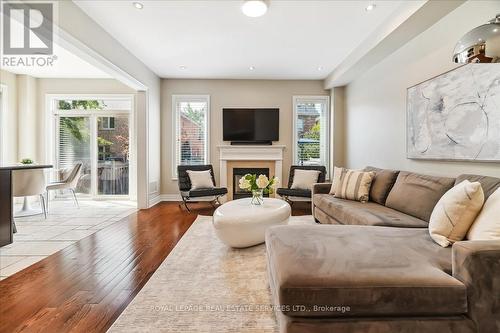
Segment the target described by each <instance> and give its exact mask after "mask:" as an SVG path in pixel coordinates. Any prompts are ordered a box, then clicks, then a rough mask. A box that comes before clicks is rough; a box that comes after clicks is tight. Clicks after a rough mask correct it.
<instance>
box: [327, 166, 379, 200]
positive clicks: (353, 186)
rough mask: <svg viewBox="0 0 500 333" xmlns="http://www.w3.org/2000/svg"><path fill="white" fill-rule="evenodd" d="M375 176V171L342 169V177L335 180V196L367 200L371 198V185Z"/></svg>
mask: <svg viewBox="0 0 500 333" xmlns="http://www.w3.org/2000/svg"><path fill="white" fill-rule="evenodd" d="M334 177H335V175H334ZM374 177H375V172H373V171H370V172H363V171H356V170H349V169H342V171H341V173H340V179H339V180H338V181H337V182H335V180H334V185H335V197H336V198H340V199H347V200H356V201H361V202H367V201H368V199H369V198H370V186H371V184H372V181H373V178H374Z"/></svg>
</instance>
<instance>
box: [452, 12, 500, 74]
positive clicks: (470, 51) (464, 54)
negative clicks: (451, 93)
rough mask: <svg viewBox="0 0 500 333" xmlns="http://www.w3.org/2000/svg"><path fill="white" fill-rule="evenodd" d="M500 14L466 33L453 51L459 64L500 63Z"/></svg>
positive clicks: (454, 60) (454, 58)
mask: <svg viewBox="0 0 500 333" xmlns="http://www.w3.org/2000/svg"><path fill="white" fill-rule="evenodd" d="M499 28H500V14H498V15H497V16H496V17H495V18H493V19H492V20H490V21H489V22H488V23H486V24H483V25H480V26H479V27H476V28H474V29H472V30H471V31H469V32H468V33H466V34H465V35H464V36H463V37H462V38H460V40H459V41H458V42H457V44H456V46H455V49H454V50H453V58H452V59H453V62H454V63H457V64H468V63H492V62H494V63H495V62H500V48H499V47H498V45H500V33H499Z"/></svg>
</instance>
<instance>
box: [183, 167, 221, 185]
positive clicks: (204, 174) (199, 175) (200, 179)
mask: <svg viewBox="0 0 500 333" xmlns="http://www.w3.org/2000/svg"><path fill="white" fill-rule="evenodd" d="M186 172H187V174H188V176H189V181H190V182H191V190H200V189H209V188H214V187H215V186H214V183H213V181H212V172H211V170H203V171H195V170H186Z"/></svg>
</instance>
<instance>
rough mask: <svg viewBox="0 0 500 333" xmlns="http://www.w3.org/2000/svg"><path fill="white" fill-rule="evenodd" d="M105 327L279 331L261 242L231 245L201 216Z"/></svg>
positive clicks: (300, 220) (302, 220) (303, 220)
mask: <svg viewBox="0 0 500 333" xmlns="http://www.w3.org/2000/svg"><path fill="white" fill-rule="evenodd" d="M290 224H314V221H313V218H312V216H297V217H292V218H291V219H290ZM109 332H120V333H121V332H176V333H181V332H182V333H190V332H197V333H202V332H234V333H245V332H259V333H267V332H273V333H274V332H278V327H277V323H276V319H275V316H274V313H273V310H272V308H271V296H270V291H269V284H268V279H267V268H266V254H265V245H264V244H262V245H257V246H254V247H250V248H246V249H231V248H229V247H227V246H226V245H224V244H222V242H221V241H220V240H219V239H218V238H217V236H216V235H215V232H214V230H213V227H212V217H208V216H199V217H198V218H197V219H196V221H195V222H194V223H193V225H192V226H191V227H190V228H189V230H188V231H187V232H186V234H185V235H184V236H183V237H182V239H181V240H180V241H179V243H178V244H177V246H176V247H175V248H174V249H173V251H172V252H171V253H170V254H169V256H168V257H167V258H166V259H165V261H164V262H163V263H162V264H161V265H160V267H159V268H158V270H157V271H156V272H155V273H154V274H153V276H152V277H151V279H150V280H149V281H148V283H147V284H146V285H145V286H144V288H143V289H142V290H141V291H140V292H139V294H138V295H137V296H136V297H135V298H134V300H133V301H132V302H131V303H130V305H129V306H128V307H127V308H126V309H125V311H124V312H123V313H122V314H121V316H120V317H119V318H118V320H117V321H116V322H115V323H114V324H113V326H112V327H111V328H110V330H109Z"/></svg>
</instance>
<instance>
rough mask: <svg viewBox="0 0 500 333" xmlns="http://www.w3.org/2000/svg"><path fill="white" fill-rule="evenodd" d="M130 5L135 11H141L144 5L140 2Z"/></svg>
mask: <svg viewBox="0 0 500 333" xmlns="http://www.w3.org/2000/svg"><path fill="white" fill-rule="evenodd" d="M132 4H133V5H134V7H135V8H137V9H143V8H144V5H143V4H142V3H140V2H137V1H136V2H132Z"/></svg>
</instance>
